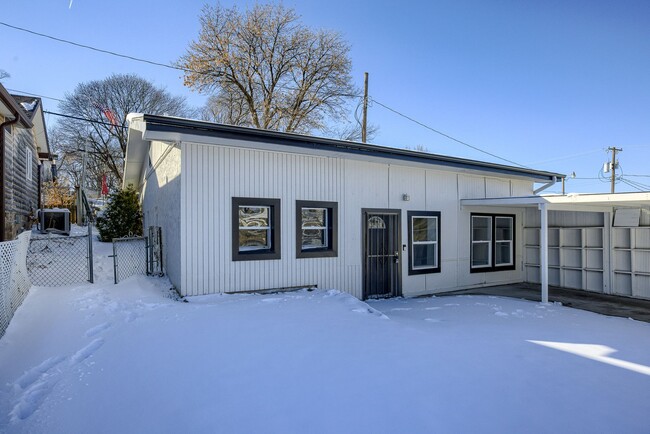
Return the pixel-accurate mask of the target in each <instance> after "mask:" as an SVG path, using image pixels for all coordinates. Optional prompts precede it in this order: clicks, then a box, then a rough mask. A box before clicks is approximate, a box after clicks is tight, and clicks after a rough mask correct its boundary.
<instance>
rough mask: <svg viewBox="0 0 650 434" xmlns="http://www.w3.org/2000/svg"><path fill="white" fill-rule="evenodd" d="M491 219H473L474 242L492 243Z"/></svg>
mask: <svg viewBox="0 0 650 434" xmlns="http://www.w3.org/2000/svg"><path fill="white" fill-rule="evenodd" d="M490 221H491V220H490V217H472V241H490V239H491V237H490V232H491V230H490V229H491V228H490Z"/></svg>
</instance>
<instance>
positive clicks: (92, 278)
mask: <svg viewBox="0 0 650 434" xmlns="http://www.w3.org/2000/svg"><path fill="white" fill-rule="evenodd" d="M88 281H89V282H90V283H95V272H94V270H93V224H92V223H91V222H88Z"/></svg>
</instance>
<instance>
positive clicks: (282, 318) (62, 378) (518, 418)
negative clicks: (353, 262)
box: [0, 243, 650, 433]
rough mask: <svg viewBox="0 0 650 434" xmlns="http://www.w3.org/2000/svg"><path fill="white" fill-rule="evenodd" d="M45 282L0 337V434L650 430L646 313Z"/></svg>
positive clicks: (106, 276)
mask: <svg viewBox="0 0 650 434" xmlns="http://www.w3.org/2000/svg"><path fill="white" fill-rule="evenodd" d="M96 246H97V247H96V248H95V253H96V257H97V262H98V263H97V264H96V266H95V269H96V270H97V271H98V272H99V274H100V276H99V278H98V279H97V280H98V283H96V284H94V285H78V286H67V287H59V288H45V287H34V288H32V291H31V293H30V295H29V296H28V297H27V299H26V300H25V302H24V304H23V305H22V306H21V307H20V308H19V310H18V311H17V312H16V315H15V317H14V319H13V321H12V323H11V325H10V326H9V329H8V330H7V333H6V335H5V336H4V337H3V338H2V339H0V432H8V433H91V432H92V433H145V432H147V433H148V432H152V433H153V432H156V433H193V432H199V433H201V432H205V433H214V432H223V433H251V432H265V433H321V432H322V433H432V432H440V433H454V432H486V433H521V432H531V433H544V432H548V433H551V432H552V433H569V432H571V433H575V432H616V433H647V432H650V345H649V344H650V324H647V323H643V322H637V321H633V320H627V319H621V318H611V317H605V316H601V315H598V314H594V313H590V312H584V311H579V310H574V309H570V308H565V307H563V306H560V305H554V304H548V305H543V304H540V303H533V302H528V301H521V300H514V299H504V298H496V297H486V296H459V297H433V298H422V299H393V300H382V301H373V302H369V303H364V302H361V301H359V300H357V299H355V298H353V297H351V296H349V295H347V294H345V293H342V292H338V291H335V290H331V291H321V290H318V291H312V292H308V291H298V292H293V293H285V294H277V295H221V296H218V295H217V296H205V297H195V298H190V299H188V302H187V303H183V302H180V301H178V300H175V299H173V297H170V293H169V291H168V288H169V286H170V285H169V282H168V281H167V280H166V279H165V278H146V277H144V276H138V277H132V278H129V279H127V280H126V281H124V282H122V283H120V284H118V285H113V284H112V280H111V278H112V277H111V275H110V272H111V271H112V269H111V265H110V258H108V255H109V254H110V245H109V244H103V243H97V244H96Z"/></svg>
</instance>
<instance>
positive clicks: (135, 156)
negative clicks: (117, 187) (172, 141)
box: [122, 115, 150, 190]
mask: <svg viewBox="0 0 650 434" xmlns="http://www.w3.org/2000/svg"><path fill="white" fill-rule="evenodd" d="M129 116H131V115H129ZM129 121H130V123H129V136H128V138H127V141H126V158H125V159H124V178H123V180H122V188H125V187H127V186H128V185H129V184H133V186H134V187H135V188H136V189H138V190H139V188H140V183H141V181H142V167H143V166H144V162H145V159H146V158H147V155H148V153H149V146H150V142H149V141H147V140H143V131H142V130H143V129H144V122H142V121H141V120H137V119H134V118H131V119H129Z"/></svg>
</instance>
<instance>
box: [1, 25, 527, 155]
mask: <svg viewBox="0 0 650 434" xmlns="http://www.w3.org/2000/svg"><path fill="white" fill-rule="evenodd" d="M0 25H3V26H5V27H8V28H11V29H14V30H18V31H21V32H26V33H30V34H32V35H36V36H40V37H42V38H46V39H50V40H53V41H56V42H61V43H64V44H68V45H73V46H75V47H80V48H85V49H87V50H92V51H96V52H99V53H104V54H108V55H111V56H116V57H120V58H124V59H128V60H132V61H135V62H141V63H146V64H149V65H154V66H160V67H163V68H167V69H172V70H176V71H182V72H186V73H194V74H202V75H209V76H214V77H217V76H216V75H215V74H212V73H209V72H204V71H196V70H192V69H188V68H182V67H179V66H174V65H169V64H166V63H161V62H156V61H153V60H148V59H142V58H139V57H135V56H130V55H127V54H121V53H118V52H115V51H111V50H105V49H102V48H97V47H93V46H91V45H87V44H81V43H78V42H74V41H69V40H67V39H62V38H57V37H55V36H51V35H46V34H44V33H40V32H36V31H33V30H29V29H26V28H24V27H19V26H14V25H11V24H8V23H5V22H2V21H0ZM276 87H279V88H283V89H286V90H298V89H296V88H292V87H288V86H282V85H277V86H276ZM34 95H36V94H34ZM36 96H38V95H36ZM339 96H343V97H351V98H359V97H361V96H362V95H359V94H340V95H339ZM45 98H49V97H45ZM50 99H53V100H57V101H61V100H60V99H58V98H50ZM372 101H373V102H376V103H377V104H378V105H380V106H382V107H383V108H385V109H387V110H389V111H391V112H393V113H395V114H397V115H398V116H401V117H403V118H405V119H408V120H409V121H411V122H414V123H416V124H418V125H420V126H422V127H424V128H426V129H428V130H430V131H433V132H434V133H436V134H439V135H441V136H443V137H446V138H448V139H449V140H452V141H454V142H456V143H460V144H461V145H463V146H467V147H468V148H471V149H473V150H475V151H478V152H481V153H483V154H486V155H489V156H491V157H494V158H497V159H499V160H502V161H505V162H508V163H510V164H514V165H515V166H520V167H524V168H528V167H527V166H524V165H523V164H520V163H517V162H515V161H512V160H509V159H507V158H503V157H500V156H498V155H496V154H493V153H491V152H488V151H485V150H483V149H481V148H478V147H476V146H473V145H470V144H469V143H467V142H464V141H462V140H459V139H457V138H455V137H452V136H450V135H449V134H446V133H443V132H442V131H439V130H437V129H435V128H432V127H430V126H428V125H426V124H424V123H423V122H420V121H418V120H416V119H414V118H412V117H410V116H407V115H405V114H403V113H401V112H399V111H398V110H395V109H393V108H391V107H389V106H387V105H385V104H383V103H381V102H379V101H377V100H376V99H374V98H373V99H372ZM48 113H50V114H53V115H55V116H64V117H65V115H61V114H57V113H53V112H48ZM79 120H88V119H79ZM88 121H89V122H93V121H90V120H88ZM111 125H112V124H111Z"/></svg>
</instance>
